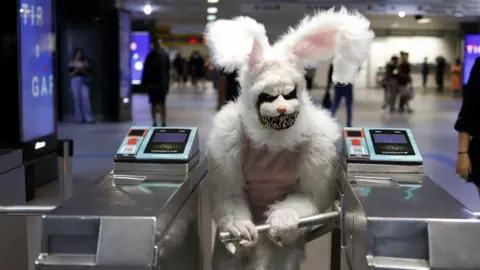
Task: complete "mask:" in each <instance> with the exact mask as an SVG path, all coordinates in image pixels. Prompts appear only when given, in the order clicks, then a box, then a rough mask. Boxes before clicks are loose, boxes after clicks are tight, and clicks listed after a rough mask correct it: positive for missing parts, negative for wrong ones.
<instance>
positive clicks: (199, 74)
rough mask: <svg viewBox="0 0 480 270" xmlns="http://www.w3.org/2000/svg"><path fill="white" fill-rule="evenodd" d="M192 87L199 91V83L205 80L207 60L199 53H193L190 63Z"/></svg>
mask: <svg viewBox="0 0 480 270" xmlns="http://www.w3.org/2000/svg"><path fill="white" fill-rule="evenodd" d="M188 66H189V73H190V76H191V79H192V85H193V86H194V87H195V88H196V89H197V90H198V81H200V80H201V81H203V79H204V78H205V60H204V59H203V57H202V55H201V54H200V52H199V51H193V52H192V55H190V59H189V61H188Z"/></svg>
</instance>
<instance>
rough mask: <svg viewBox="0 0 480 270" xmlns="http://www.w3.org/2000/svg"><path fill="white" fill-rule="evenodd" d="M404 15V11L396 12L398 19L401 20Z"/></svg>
mask: <svg viewBox="0 0 480 270" xmlns="http://www.w3.org/2000/svg"><path fill="white" fill-rule="evenodd" d="M405 15H406V14H405V12H404V11H400V12H398V17H400V18H403V17H405Z"/></svg>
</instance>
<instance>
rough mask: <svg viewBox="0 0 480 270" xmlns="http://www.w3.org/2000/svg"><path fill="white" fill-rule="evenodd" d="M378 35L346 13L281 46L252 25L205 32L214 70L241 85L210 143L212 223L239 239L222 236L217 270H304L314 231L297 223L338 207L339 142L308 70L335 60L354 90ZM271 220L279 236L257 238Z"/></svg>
mask: <svg viewBox="0 0 480 270" xmlns="http://www.w3.org/2000/svg"><path fill="white" fill-rule="evenodd" d="M373 37H374V34H373V32H372V31H371V30H370V22H369V21H367V20H366V19H365V18H364V17H363V16H362V15H360V14H358V13H349V12H347V10H345V9H344V8H342V10H340V11H338V12H336V11H334V10H333V9H331V10H328V11H322V12H318V13H315V14H314V15H312V16H307V17H306V18H304V19H303V20H302V21H301V22H300V24H299V25H298V26H297V27H295V28H292V29H290V30H289V31H288V32H287V33H286V34H285V35H284V36H283V37H281V38H280V39H279V40H278V41H277V42H276V43H275V44H274V45H270V44H269V41H268V38H267V36H266V31H265V27H264V26H263V25H262V24H260V23H258V22H256V21H255V20H253V19H252V18H249V17H244V16H240V17H236V18H234V19H231V20H217V21H215V22H211V23H209V24H208V25H207V27H206V31H205V40H206V44H207V46H208V47H209V49H210V53H211V60H212V62H213V63H214V64H215V65H217V66H219V67H221V68H224V69H225V70H227V71H233V70H237V71H238V74H239V76H238V81H239V84H240V87H241V94H240V96H239V97H238V99H237V100H236V101H235V102H232V103H229V104H227V105H225V106H224V107H223V108H222V109H221V110H220V111H219V112H218V113H217V115H216V116H215V118H214V120H213V128H212V131H211V133H210V137H209V139H208V141H207V148H208V151H207V152H208V158H209V181H210V183H209V186H210V203H211V208H212V214H213V218H214V220H215V221H216V223H217V230H219V231H223V230H226V231H228V232H230V233H231V234H233V235H234V236H235V238H237V239H238V241H236V242H235V246H232V243H228V244H227V245H224V244H222V243H221V242H220V240H219V238H218V237H217V239H216V242H215V247H214V255H213V261H212V264H213V269H214V270H233V269H235V270H237V269H238V270H244V269H246V270H283V269H285V270H287V269H299V265H300V262H301V259H302V258H303V257H304V245H305V233H306V230H307V229H300V228H298V223H299V219H300V218H302V217H306V216H310V215H314V214H318V213H321V212H325V211H327V210H330V209H331V206H332V203H333V201H334V199H335V170H334V167H335V165H336V162H337V154H336V148H335V142H336V141H337V140H338V139H339V138H340V136H341V131H340V127H339V126H338V125H337V123H336V122H335V121H334V120H333V119H332V118H331V116H330V115H329V113H328V112H327V111H325V110H323V109H320V108H317V107H316V106H315V105H314V104H313V102H312V100H311V97H310V95H309V94H308V93H307V91H306V90H305V79H304V72H305V68H306V67H310V66H315V65H316V64H317V63H318V62H319V61H322V60H323V61H325V60H332V58H333V65H334V71H333V76H332V77H333V81H334V82H335V83H344V84H347V83H352V82H353V81H354V79H355V77H356V74H357V72H358V69H359V66H360V65H361V64H362V63H363V62H364V60H365V59H366V58H367V56H368V55H369V50H370V46H371V42H372V39H373ZM265 222H266V223H269V224H270V225H271V228H270V230H269V231H268V233H267V235H266V236H260V237H259V236H258V233H257V231H256V230H255V224H260V223H265ZM237 249H238V251H237V252H234V251H235V250H237ZM229 250H230V252H229Z"/></svg>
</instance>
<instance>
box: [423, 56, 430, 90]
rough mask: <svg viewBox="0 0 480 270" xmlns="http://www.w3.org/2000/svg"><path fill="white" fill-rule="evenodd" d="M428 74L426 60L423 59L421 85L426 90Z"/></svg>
mask: <svg viewBox="0 0 480 270" xmlns="http://www.w3.org/2000/svg"><path fill="white" fill-rule="evenodd" d="M429 73H430V67H429V65H428V58H427V57H425V59H423V64H422V85H423V89H426V88H427V82H428V74H429Z"/></svg>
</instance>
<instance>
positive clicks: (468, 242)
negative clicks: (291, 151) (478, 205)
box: [339, 128, 480, 270]
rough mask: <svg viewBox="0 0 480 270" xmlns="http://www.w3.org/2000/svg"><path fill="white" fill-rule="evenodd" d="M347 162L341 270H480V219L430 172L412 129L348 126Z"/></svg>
mask: <svg viewBox="0 0 480 270" xmlns="http://www.w3.org/2000/svg"><path fill="white" fill-rule="evenodd" d="M452 143H453V142H452ZM342 158H343V160H342V166H341V168H340V173H339V174H340V176H341V177H339V187H340V191H341V192H340V193H341V208H342V215H341V219H340V226H341V237H340V238H341V240H340V242H341V252H340V254H341V269H342V270H366V269H396V270H406V269H442V270H447V269H451V270H454V269H455V270H460V269H464V270H465V269H480V252H478V251H479V250H480V222H479V220H478V219H476V217H475V216H474V215H473V213H472V212H470V211H469V210H468V209H466V208H465V207H464V206H463V205H462V204H461V203H460V202H458V201H457V200H456V199H455V198H453V197H452V196H451V195H450V194H449V193H447V192H446V191H445V190H444V189H442V188H441V187H440V186H438V185H437V184H436V183H434V182H433V181H432V180H431V179H430V178H429V177H428V176H427V175H425V174H424V172H423V159H422V157H421V155H420V151H419V149H418V147H417V144H416V142H415V138H414V137H413V134H412V132H411V131H410V130H409V129H402V128H398V129H397V128H345V129H344V139H343V155H342Z"/></svg>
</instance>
